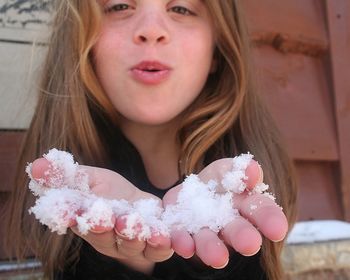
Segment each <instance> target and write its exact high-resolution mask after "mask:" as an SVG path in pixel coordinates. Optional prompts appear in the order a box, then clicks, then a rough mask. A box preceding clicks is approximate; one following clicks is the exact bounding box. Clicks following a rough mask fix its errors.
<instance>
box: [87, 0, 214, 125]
mask: <svg viewBox="0 0 350 280" xmlns="http://www.w3.org/2000/svg"><path fill="white" fill-rule="evenodd" d="M99 3H100V4H101V5H102V7H103V9H104V11H105V13H104V17H103V21H102V30H101V34H100V36H99V39H98V41H97V43H96V45H95V46H94V48H93V55H94V65H95V71H96V75H97V77H98V79H99V81H100V83H101V85H102V87H103V89H104V91H105V92H106V94H107V95H108V97H109V98H110V100H111V102H112V103H113V105H114V107H115V108H116V110H117V111H118V112H119V113H120V114H121V115H122V121H124V122H133V123H138V124H146V125H159V124H164V123H167V122H169V121H171V120H173V119H174V118H176V116H178V115H180V114H181V112H183V111H184V110H185V109H186V108H187V107H188V106H189V105H190V104H191V103H192V102H193V100H194V99H195V98H196V97H197V96H198V95H199V93H200V91H201V90H202V88H203V86H204V84H205V82H206V80H207V77H208V74H209V72H210V70H211V67H212V66H211V65H212V60H213V52H214V38H213V37H214V34H213V26H212V22H211V19H210V16H209V14H208V11H207V8H206V6H205V4H204V3H203V2H202V1H201V0H107V1H106V0H100V1H99Z"/></svg>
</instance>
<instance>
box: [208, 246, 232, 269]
mask: <svg viewBox="0 0 350 280" xmlns="http://www.w3.org/2000/svg"><path fill="white" fill-rule="evenodd" d="M208 252H211V257H210V258H208V259H209V260H208V261H209V263H208V265H209V266H211V267H213V268H216V269H220V268H224V267H225V266H226V265H227V263H228V261H229V252H228V250H227V248H226V246H225V244H224V243H223V242H221V241H219V242H217V243H215V244H213V243H211V242H210V243H209V244H208Z"/></svg>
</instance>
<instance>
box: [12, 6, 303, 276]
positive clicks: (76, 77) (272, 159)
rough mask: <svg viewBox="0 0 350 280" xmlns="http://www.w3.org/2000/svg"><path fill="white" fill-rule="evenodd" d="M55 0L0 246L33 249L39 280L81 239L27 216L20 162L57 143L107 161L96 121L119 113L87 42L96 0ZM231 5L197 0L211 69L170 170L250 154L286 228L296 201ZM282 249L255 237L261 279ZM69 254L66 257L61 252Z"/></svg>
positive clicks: (274, 270) (95, 24)
mask: <svg viewBox="0 0 350 280" xmlns="http://www.w3.org/2000/svg"><path fill="white" fill-rule="evenodd" d="M56 2H57V3H56V9H55V10H56V16H55V19H54V22H53V30H52V36H51V39H50V41H49V46H48V53H47V56H46V60H45V64H44V68H43V73H42V80H41V84H40V91H39V99H38V104H37V108H36V111H35V112H36V113H35V115H34V117H33V120H32V122H31V125H30V127H29V129H28V131H27V132H26V137H25V140H24V143H23V147H22V152H21V156H20V158H19V162H18V169H17V174H18V176H17V181H16V184H15V188H14V190H13V193H12V199H11V202H10V206H9V208H8V210H9V213H10V215H9V229H8V236H7V240H8V241H7V244H10V243H11V244H14V245H15V246H14V247H15V253H16V256H17V257H19V258H21V257H23V256H24V254H25V252H26V251H27V250H28V249H29V250H30V251H32V252H34V253H35V255H36V256H37V257H39V258H40V260H41V261H42V263H43V266H44V269H45V273H46V275H48V276H51V275H52V273H53V271H55V270H57V269H63V267H64V264H65V263H66V262H67V260H68V261H74V260H76V259H77V257H78V254H79V250H78V248H79V246H80V242H79V239H78V238H76V237H74V236H73V234H71V233H70V234H67V235H64V236H58V235H56V234H52V233H50V232H49V231H48V230H47V229H45V228H43V227H42V226H41V225H40V224H39V223H38V222H37V221H36V220H34V219H33V217H31V216H29V215H28V213H27V209H28V208H29V207H30V206H31V205H32V204H33V196H32V195H31V194H30V192H29V191H28V188H27V183H28V179H27V178H26V176H25V174H24V168H25V165H26V163H27V162H30V161H33V160H34V159H35V158H37V157H40V156H41V155H42V154H43V153H44V152H46V151H47V150H48V149H50V148H52V147H56V148H59V149H63V150H69V151H70V152H72V153H73V154H74V155H75V157H76V158H77V160H78V161H79V162H80V163H83V164H89V165H94V166H102V167H103V166H106V164H107V162H108V160H109V159H108V156H107V154H108V153H107V151H106V150H105V149H104V148H103V147H104V145H103V142H104V141H105V139H104V137H103V134H104V131H101V128H100V126H99V124H98V123H97V122H96V117H97V119H98V120H99V122H100V123H101V122H102V123H107V124H115V123H117V119H118V116H117V112H115V109H114V107H113V106H112V104H111V102H110V101H109V99H108V98H107V97H106V95H105V94H104V92H103V90H102V88H101V86H100V84H99V81H98V79H97V78H96V76H95V73H94V69H93V65H92V60H91V48H92V46H93V45H94V44H95V42H96V40H97V38H98V34H99V27H100V20H101V11H100V6H99V5H98V4H97V2H96V1H83V0H62V1H56ZM238 2H239V1H235V0H216V1H211V0H207V1H205V3H206V5H207V6H208V8H209V11H210V13H211V16H212V17H213V22H214V25H215V30H216V33H215V34H216V46H217V47H216V52H215V60H216V62H217V69H216V71H215V73H213V74H211V75H210V77H209V78H208V81H207V84H206V86H205V88H204V90H203V91H202V93H201V94H200V95H199V97H198V98H197V99H196V101H195V102H194V103H193V104H192V105H191V106H190V107H189V108H188V110H186V112H185V117H184V120H183V124H182V126H181V129H180V130H179V132H178V138H179V140H180V143H181V145H182V150H181V154H180V162H181V164H180V166H179V172H180V174H181V176H183V175H185V174H188V173H191V172H198V171H199V169H200V166H201V164H202V163H203V161H204V162H210V161H212V160H215V159H217V158H220V157H228V156H233V155H236V154H238V153H240V152H247V151H250V152H251V153H252V154H254V155H255V157H256V159H257V160H258V161H259V162H260V164H261V165H262V166H263V170H264V174H265V178H266V181H267V183H269V184H270V186H271V187H272V189H273V191H274V192H275V194H276V196H277V202H278V203H279V204H280V205H281V206H282V207H283V209H284V212H285V213H286V215H287V217H288V220H289V221H290V224H292V223H293V222H294V219H295V199H296V190H295V182H294V180H293V168H292V165H291V162H290V160H289V158H288V157H287V155H286V153H285V151H284V149H283V146H282V145H281V142H280V140H279V136H278V133H277V130H276V128H275V126H274V124H273V121H272V119H271V118H270V116H269V114H268V112H267V111H266V109H265V108H264V106H263V104H262V102H261V101H260V99H259V96H258V95H257V93H256V90H255V88H254V83H253V79H252V77H251V71H250V69H249V66H250V62H249V42H248V36H247V34H246V30H245V27H244V24H243V20H242V14H241V9H240V8H239V7H238ZM28 236H30V238H28ZM282 245H283V243H282V242H280V243H273V242H270V241H268V240H264V243H263V248H262V262H263V266H264V267H265V269H266V272H267V275H268V277H269V279H273V280H277V279H282V267H281V264H280V253H281V248H282ZM72 247H74V248H76V250H73V249H72ZM69 250H71V251H75V253H74V254H68V251H69ZM68 256H69V258H68Z"/></svg>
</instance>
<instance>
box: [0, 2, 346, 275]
mask: <svg viewBox="0 0 350 280" xmlns="http://www.w3.org/2000/svg"><path fill="white" fill-rule="evenodd" d="M210 1H216V0H210ZM51 2H52V0H0V85H1V87H0V215H1V213H3V207H4V203H5V201H6V200H7V199H8V197H9V194H10V193H11V188H12V180H13V178H14V168H15V161H16V156H17V153H18V148H19V146H20V143H21V139H22V137H23V133H24V131H25V129H26V128H27V127H28V125H29V122H30V119H31V116H32V115H33V113H34V106H35V100H36V88H37V76H38V73H39V72H40V62H41V61H42V59H43V57H44V55H45V52H46V42H47V36H48V30H49V28H50V19H51V15H52V13H51V9H52V3H51ZM240 2H241V3H242V5H243V7H244V10H245V12H246V20H247V24H248V27H249V34H250V37H251V42H252V45H253V62H254V68H255V71H256V76H257V81H258V84H259V86H260V89H261V90H260V92H261V95H262V96H263V98H264V99H265V100H266V103H267V104H268V106H269V108H270V111H271V113H272V115H273V117H274V118H275V120H276V122H277V125H278V127H279V128H280V130H281V132H282V135H283V137H284V139H285V141H286V144H287V146H288V149H289V152H290V154H291V156H292V158H293V159H294V161H295V163H296V167H297V173H298V182H299V200H298V207H299V215H298V221H300V222H306V221H320V220H321V221H326V220H327V221H329V220H336V221H338V222H340V223H341V225H342V226H345V228H342V231H343V232H344V230H345V231H346V232H348V233H349V235H347V236H348V237H347V236H346V235H345V236H342V237H341V238H336V237H334V238H333V237H332V236H331V237H328V238H326V239H322V240H313V241H312V242H309V241H306V240H301V241H299V242H294V243H293V242H290V244H289V245H288V246H287V247H286V250H285V254H284V261H285V266H286V269H287V271H288V273H289V274H288V275H289V276H288V277H289V278H290V279H350V229H349V227H347V226H348V225H349V224H348V222H349V221H350V0H240ZM58 63H59V62H58ZM302 225H306V227H303V228H301V230H303V231H304V235H307V234H315V231H319V232H322V231H323V230H325V229H326V228H327V227H333V225H334V226H335V224H327V223H324V224H323V226H321V227H320V224H317V227H316V229H314V227H313V225H315V224H312V223H305V224H303V223H302ZM2 230H3V228H2V227H0V234H1V235H2V234H3V232H1V231H2ZM307 230H308V233H305V231H307ZM310 232H311V233H310ZM299 234H300V233H299ZM314 258H316V259H314ZM305 263H309V265H305ZM18 267H21V266H18V265H17V266H16V265H15V264H14V263H12V262H9V261H8V260H7V256H6V254H5V253H4V252H3V250H2V247H0V279H39V278H40V273H36V271H37V270H35V273H36V274H35V273H34V274H29V272H30V271H31V270H32V268H31V267H34V268H36V267H38V264H37V263H36V262H35V261H32V260H30V261H28V264H27V266H23V270H22V272H21V273H20V274H21V276H19V274H18V273H15V272H14V270H15V269H16V268H18ZM24 275H27V276H26V277H27V278H18V277H25V276H24ZM28 275H31V276H28ZM16 277H17V278H16ZM30 277H31V278H30Z"/></svg>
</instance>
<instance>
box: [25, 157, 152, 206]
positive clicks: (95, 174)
mask: <svg viewBox="0 0 350 280" xmlns="http://www.w3.org/2000/svg"><path fill="white" fill-rule="evenodd" d="M64 172H65V170H64V169H60V168H53V166H52V164H51V163H50V161H49V160H47V159H45V158H39V159H36V160H35V161H34V162H33V163H32V168H31V173H32V176H33V178H34V179H35V180H43V182H44V185H46V186H50V185H53V186H55V185H57V181H58V180H62V181H63V178H64V177H65V176H76V177H77V178H78V177H81V176H82V174H86V175H87V177H88V185H89V187H90V189H91V191H92V192H93V193H94V194H96V195H98V196H100V197H104V198H108V199H125V200H128V201H130V202H132V201H136V200H138V199H142V198H146V197H147V198H150V197H153V198H155V199H158V198H157V197H155V196H152V195H150V194H147V193H145V192H142V191H140V190H139V189H137V188H136V187H135V186H134V185H133V184H132V183H130V182H129V181H128V180H126V179H125V178H124V177H122V176H121V175H119V174H118V173H116V172H113V171H111V170H108V169H104V168H98V167H91V166H86V165H79V166H78V167H77V169H76V173H75V174H74V175H72V174H64ZM78 179H79V178H78Z"/></svg>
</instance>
